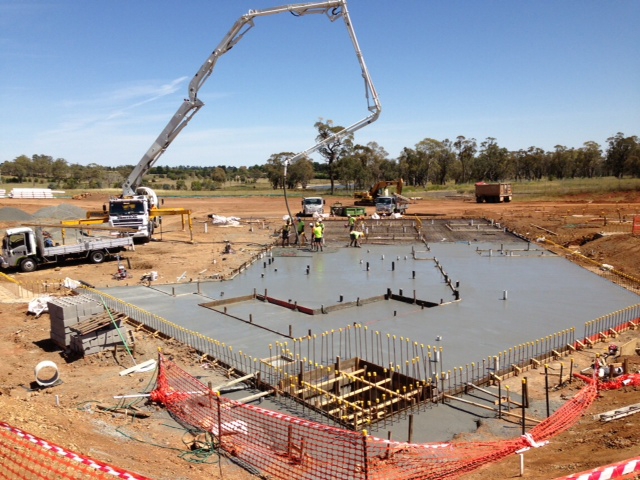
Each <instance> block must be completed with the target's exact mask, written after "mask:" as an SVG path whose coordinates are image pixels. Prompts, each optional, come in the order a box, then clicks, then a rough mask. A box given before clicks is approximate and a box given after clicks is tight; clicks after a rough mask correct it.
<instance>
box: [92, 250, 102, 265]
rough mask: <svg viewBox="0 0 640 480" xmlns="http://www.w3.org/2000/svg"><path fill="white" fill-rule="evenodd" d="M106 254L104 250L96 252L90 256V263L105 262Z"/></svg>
mask: <svg viewBox="0 0 640 480" xmlns="http://www.w3.org/2000/svg"><path fill="white" fill-rule="evenodd" d="M104 259H105V254H104V252H103V251H102V250H94V251H93V252H91V253H90V254H89V261H90V262H91V263H102V262H104Z"/></svg>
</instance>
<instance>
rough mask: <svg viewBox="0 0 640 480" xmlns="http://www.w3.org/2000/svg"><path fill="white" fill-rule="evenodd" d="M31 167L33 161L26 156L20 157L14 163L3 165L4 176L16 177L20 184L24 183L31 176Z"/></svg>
mask: <svg viewBox="0 0 640 480" xmlns="http://www.w3.org/2000/svg"><path fill="white" fill-rule="evenodd" d="M31 166H32V165H31V159H30V158H29V157H27V156H26V155H20V156H19V157H16V158H15V159H14V160H13V161H12V162H4V163H3V164H2V175H3V176H5V177H8V176H11V177H16V178H17V179H18V182H20V183H22V182H24V181H25V179H26V178H27V176H28V175H30V174H31Z"/></svg>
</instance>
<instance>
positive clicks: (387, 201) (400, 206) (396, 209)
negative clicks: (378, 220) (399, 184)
mask: <svg viewBox="0 0 640 480" xmlns="http://www.w3.org/2000/svg"><path fill="white" fill-rule="evenodd" d="M408 207H409V206H408V205H407V204H406V203H405V202H404V201H401V200H400V199H399V198H398V197H397V196H393V197H378V198H376V213H377V214H378V215H391V214H392V213H400V214H402V215H404V214H405V213H406V211H407V208H408Z"/></svg>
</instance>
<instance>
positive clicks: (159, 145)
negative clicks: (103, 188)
mask: <svg viewBox="0 0 640 480" xmlns="http://www.w3.org/2000/svg"><path fill="white" fill-rule="evenodd" d="M286 12H289V13H291V14H293V15H295V16H303V15H310V14H325V15H327V17H328V18H329V20H330V21H332V22H333V21H335V20H337V19H338V18H340V17H342V19H343V20H344V22H345V25H346V27H347V30H348V32H349V36H350V37H351V42H352V44H353V47H354V49H355V52H356V56H357V57H358V62H359V63H360V68H361V70H362V77H363V79H364V83H365V96H366V98H367V104H368V105H367V106H368V110H369V111H370V112H371V114H370V115H368V116H367V117H366V118H364V119H362V120H360V121H359V122H356V123H354V124H353V125H351V126H349V127H347V128H345V129H343V130H341V131H340V132H337V133H335V134H334V135H333V136H331V137H329V138H327V139H325V140H323V141H321V142H319V143H317V144H316V145H314V146H313V147H311V148H310V149H308V150H305V151H304V152H301V153H298V154H297V155H295V156H293V157H292V158H290V159H289V160H288V161H289V162H293V161H295V160H298V159H299V158H303V157H305V156H307V155H309V154H310V153H313V152H314V151H316V150H318V148H320V147H321V146H322V145H324V144H326V143H328V142H329V141H331V140H333V139H335V138H336V137H337V138H340V137H343V136H345V135H348V134H350V133H352V132H355V131H356V130H358V129H360V128H362V127H364V126H366V125H369V124H370V123H372V122H374V121H375V120H377V118H378V116H379V115H380V112H381V106H380V101H379V99H378V94H377V92H376V90H375V87H374V86H373V82H372V81H371V77H370V75H369V71H368V70H367V66H366V64H365V63H364V58H363V57H362V52H361V51H360V46H359V45H358V40H357V38H356V34H355V31H354V30H353V26H352V25H351V19H350V18H349V12H348V11H347V2H346V0H335V1H327V2H318V3H303V4H297V5H287V6H282V7H274V8H269V9H265V10H249V13H247V14H246V15H243V16H242V17H240V18H239V19H238V20H237V21H236V23H235V24H234V25H233V27H232V28H231V30H230V31H229V33H227V35H226V36H225V37H224V38H223V39H222V41H221V42H220V44H219V45H218V47H217V48H216V49H215V50H214V51H213V53H211V55H210V56H209V57H208V58H207V60H206V61H205V62H204V64H203V65H202V66H201V67H200V70H198V73H196V75H195V76H194V77H193V79H192V80H191V82H190V83H189V98H186V99H185V100H184V102H183V103H182V105H181V106H180V108H179V109H178V111H177V112H176V113H175V114H174V115H173V117H172V118H171V120H170V121H169V123H168V124H167V126H166V127H165V128H164V130H162V132H161V133H160V135H159V136H158V138H156V140H155V142H154V143H153V145H151V148H149V150H147V152H146V153H145V154H144V156H143V157H142V159H141V160H140V162H138V165H136V167H135V168H134V169H133V171H132V172H131V174H130V175H129V177H128V178H127V180H126V181H125V182H124V183H123V184H122V195H123V196H124V197H127V196H134V195H136V193H137V192H136V190H137V189H138V187H139V186H140V185H141V183H142V177H143V176H144V175H145V174H146V173H147V172H148V171H149V169H151V167H152V166H153V165H154V164H155V163H156V162H157V161H158V159H159V158H160V156H161V155H162V154H163V153H164V152H165V150H166V149H167V148H168V147H169V145H171V142H173V140H174V139H175V138H176V137H177V136H178V134H179V133H180V132H181V131H182V129H183V128H184V127H186V126H187V124H188V123H189V122H190V121H191V119H192V118H193V116H194V115H195V114H196V113H197V112H198V110H200V109H201V108H202V107H203V106H204V103H203V102H202V101H201V100H200V99H199V98H198V91H199V90H200V88H201V87H202V85H203V84H204V82H205V81H206V80H207V79H208V78H209V77H210V76H211V73H212V72H213V69H214V67H215V65H216V63H217V61H218V59H219V58H220V57H221V56H222V55H224V54H225V53H227V52H228V51H229V50H231V48H232V47H233V46H234V45H235V44H236V43H238V42H239V41H240V40H241V39H242V38H243V37H244V35H245V34H246V33H247V32H248V31H249V30H250V29H251V28H253V26H254V23H253V19H254V18H256V17H265V16H269V15H276V14H279V13H286ZM371 102H373V103H371Z"/></svg>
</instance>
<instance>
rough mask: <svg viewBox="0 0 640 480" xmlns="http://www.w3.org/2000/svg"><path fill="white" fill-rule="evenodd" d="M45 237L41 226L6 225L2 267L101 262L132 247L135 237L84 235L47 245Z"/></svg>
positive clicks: (31, 268) (26, 268)
mask: <svg viewBox="0 0 640 480" xmlns="http://www.w3.org/2000/svg"><path fill="white" fill-rule="evenodd" d="M45 241H46V238H45V236H44V234H43V232H42V229H41V228H36V230H35V231H34V230H33V229H31V228H29V227H17V228H10V229H7V231H6V232H5V236H4V239H3V240H2V257H0V266H2V268H4V269H7V268H18V269H20V270H21V271H22V272H33V271H34V270H36V269H37V268H38V266H40V265H47V264H59V263H62V262H64V261H66V260H70V259H79V260H83V259H84V260H87V261H88V262H89V263H102V262H104V261H105V259H107V258H108V257H109V256H111V255H114V254H116V253H119V252H123V251H125V250H127V249H133V248H134V247H133V238H132V237H130V236H128V235H127V236H124V237H120V238H107V237H85V238H83V239H82V241H80V242H78V243H74V244H71V245H58V246H45Z"/></svg>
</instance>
